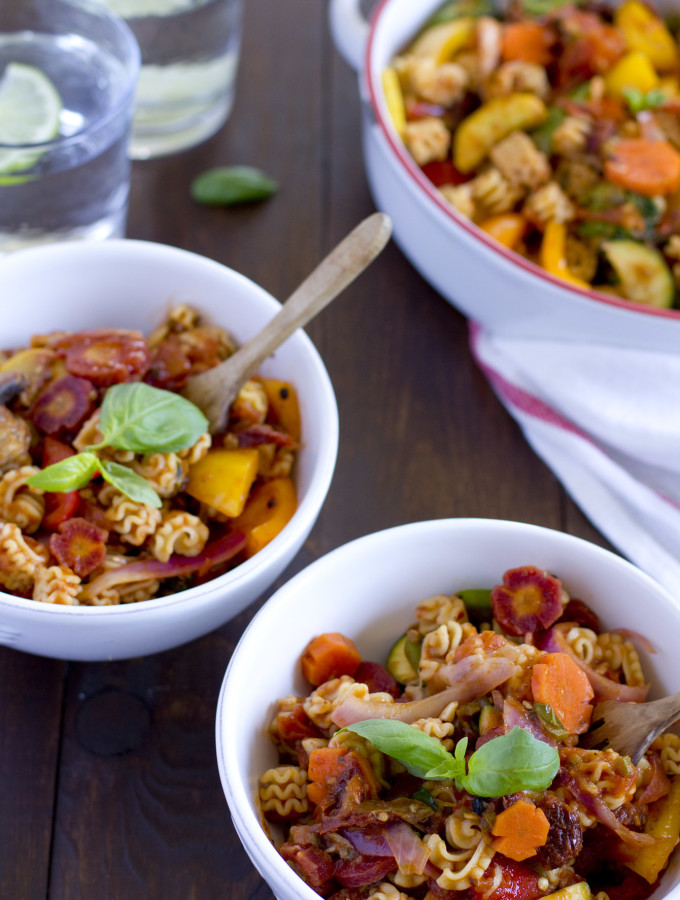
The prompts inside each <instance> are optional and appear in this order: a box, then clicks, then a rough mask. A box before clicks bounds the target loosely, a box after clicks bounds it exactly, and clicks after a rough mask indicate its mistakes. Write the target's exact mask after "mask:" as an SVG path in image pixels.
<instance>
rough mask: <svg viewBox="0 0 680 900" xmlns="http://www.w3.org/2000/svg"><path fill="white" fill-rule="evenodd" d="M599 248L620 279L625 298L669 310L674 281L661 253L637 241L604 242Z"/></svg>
mask: <svg viewBox="0 0 680 900" xmlns="http://www.w3.org/2000/svg"><path fill="white" fill-rule="evenodd" d="M602 250H603V251H604V254H605V256H606V257H607V259H608V261H609V263H610V264H611V266H612V268H613V269H614V271H615V272H616V274H617V275H618V277H619V280H620V282H621V291H622V293H623V296H624V297H625V298H626V299H627V300H633V301H634V302H635V303H644V304H646V305H647V306H654V307H656V308H657V309H670V308H671V306H672V305H673V301H674V299H675V283H674V281H673V275H672V273H671V270H670V269H669V267H668V264H667V263H666V260H665V259H664V258H663V256H662V255H661V253H659V251H658V250H656V249H654V248H653V247H648V246H647V245H646V244H641V243H640V242H639V241H606V242H605V243H604V244H602Z"/></svg>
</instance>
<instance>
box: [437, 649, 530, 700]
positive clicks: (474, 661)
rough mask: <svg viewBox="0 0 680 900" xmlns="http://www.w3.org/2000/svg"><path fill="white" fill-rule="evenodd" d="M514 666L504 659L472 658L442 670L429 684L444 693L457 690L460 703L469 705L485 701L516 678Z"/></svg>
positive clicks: (439, 670) (441, 667) (492, 657)
mask: <svg viewBox="0 0 680 900" xmlns="http://www.w3.org/2000/svg"><path fill="white" fill-rule="evenodd" d="M514 670H515V666H514V663H513V662H511V661H510V660H509V659H508V658H507V657H505V656H492V655H491V654H487V655H486V656H485V657H483V658H480V657H479V656H477V655H475V654H474V653H473V654H470V655H469V656H464V657H462V659H459V660H458V661H457V662H454V663H451V664H449V665H445V666H440V667H439V669H437V671H436V672H435V674H434V676H433V678H432V680H431V681H430V683H429V686H430V688H432V689H433V690H435V691H443V690H445V689H446V688H448V687H454V686H455V687H458V688H459V690H460V691H461V697H460V698H459V701H460V702H461V703H467V702H469V701H470V700H476V699H477V698H478V697H483V696H484V695H485V694H488V693H489V692H490V691H492V690H493V689H494V688H496V687H498V685H499V684H502V683H503V682H504V681H507V680H508V678H509V677H510V676H511V675H512V674H513V672H514Z"/></svg>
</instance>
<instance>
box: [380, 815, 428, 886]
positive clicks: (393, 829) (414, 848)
mask: <svg viewBox="0 0 680 900" xmlns="http://www.w3.org/2000/svg"><path fill="white" fill-rule="evenodd" d="M385 840H386V841H387V843H388V844H389V847H390V850H391V851H392V854H393V855H394V858H395V859H396V861H397V865H398V866H399V871H400V872H405V873H406V874H407V875H422V874H423V872H424V871H425V866H426V865H427V862H428V860H429V858H430V848H429V847H428V846H427V844H426V843H424V841H422V840H421V839H420V838H419V837H418V835H417V834H416V833H415V831H414V830H413V829H412V828H411V827H410V826H408V825H407V824H406V822H390V824H389V825H387V827H386V828H385Z"/></svg>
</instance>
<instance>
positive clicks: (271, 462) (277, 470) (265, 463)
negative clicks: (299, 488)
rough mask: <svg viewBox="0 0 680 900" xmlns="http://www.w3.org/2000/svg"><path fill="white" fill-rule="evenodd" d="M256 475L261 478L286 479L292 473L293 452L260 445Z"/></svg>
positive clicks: (286, 448) (271, 445) (285, 448)
mask: <svg viewBox="0 0 680 900" xmlns="http://www.w3.org/2000/svg"><path fill="white" fill-rule="evenodd" d="M257 451H258V455H259V459H258V462H257V474H258V475H259V476H261V477H262V478H288V477H289V476H290V475H291V473H292V471H293V464H294V463H295V451H294V450H292V449H291V448H290V447H277V446H276V445H275V444H260V445H259V446H258V448H257Z"/></svg>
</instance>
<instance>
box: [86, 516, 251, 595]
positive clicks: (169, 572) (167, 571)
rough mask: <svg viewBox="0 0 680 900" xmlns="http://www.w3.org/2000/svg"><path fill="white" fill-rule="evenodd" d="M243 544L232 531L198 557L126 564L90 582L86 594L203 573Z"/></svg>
mask: <svg viewBox="0 0 680 900" xmlns="http://www.w3.org/2000/svg"><path fill="white" fill-rule="evenodd" d="M245 543H246V538H245V535H244V534H242V533H241V532H240V531H232V532H229V533H228V534H225V535H223V536H222V537H219V538H216V539H215V540H214V541H211V542H210V543H209V544H208V545H207V546H206V547H205V548H204V549H203V550H202V552H201V553H199V554H198V556H179V555H178V554H175V555H174V556H171V557H170V559H169V560H168V561H167V562H161V561H160V560H158V559H140V560H138V561H137V562H132V563H126V564H125V565H123V566H118V568H117V569H111V570H109V571H108V572H104V574H103V575H100V576H99V577H98V578H95V579H94V580H93V581H91V582H89V583H88V585H87V592H88V594H90V595H94V594H99V593H101V591H104V590H106V589H107V588H109V587H112V586H113V585H116V584H132V583H133V582H135V581H146V579H147V578H174V577H175V576H178V575H188V574H190V573H191V572H199V573H205V572H207V571H208V570H209V569H211V568H212V567H213V566H217V565H220V564H221V563H224V562H227V560H229V559H231V558H232V557H233V556H236V554H237V553H239V551H241V550H242V549H243V548H244V546H245Z"/></svg>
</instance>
